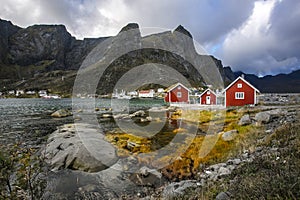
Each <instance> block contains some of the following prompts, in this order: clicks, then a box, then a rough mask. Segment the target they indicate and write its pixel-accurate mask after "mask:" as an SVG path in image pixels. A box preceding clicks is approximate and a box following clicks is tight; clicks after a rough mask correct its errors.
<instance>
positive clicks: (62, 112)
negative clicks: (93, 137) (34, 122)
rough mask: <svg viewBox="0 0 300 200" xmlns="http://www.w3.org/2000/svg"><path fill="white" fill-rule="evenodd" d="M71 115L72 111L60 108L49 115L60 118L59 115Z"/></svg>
mask: <svg viewBox="0 0 300 200" xmlns="http://www.w3.org/2000/svg"><path fill="white" fill-rule="evenodd" d="M71 115H72V113H71V112H70V111H69V110H66V109H60V110H57V111H55V112H54V113H52V114H51V117H57V118H61V117H68V116H71Z"/></svg>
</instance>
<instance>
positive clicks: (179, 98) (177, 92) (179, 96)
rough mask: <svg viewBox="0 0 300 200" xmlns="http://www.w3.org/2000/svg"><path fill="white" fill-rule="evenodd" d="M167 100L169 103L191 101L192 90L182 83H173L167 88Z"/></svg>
mask: <svg viewBox="0 0 300 200" xmlns="http://www.w3.org/2000/svg"><path fill="white" fill-rule="evenodd" d="M165 91H166V96H165V102H169V103H189V101H190V97H189V93H190V90H189V89H188V88H187V87H185V86H184V85H183V84H181V83H176V84H174V85H171V86H170V87H168V88H167V89H166V90H165Z"/></svg>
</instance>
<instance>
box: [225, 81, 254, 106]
mask: <svg viewBox="0 0 300 200" xmlns="http://www.w3.org/2000/svg"><path fill="white" fill-rule="evenodd" d="M257 93H259V90H258V89H256V88H255V87H254V86H253V85H251V84H250V83H249V82H247V81H246V80H245V79H244V78H242V77H238V78H237V79H236V80H235V81H233V82H232V83H231V84H230V85H228V87H227V88H225V105H226V107H228V106H244V105H255V104H257V99H256V94H257Z"/></svg>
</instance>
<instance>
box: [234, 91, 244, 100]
mask: <svg viewBox="0 0 300 200" xmlns="http://www.w3.org/2000/svg"><path fill="white" fill-rule="evenodd" d="M235 99H245V93H244V92H236V93H235Z"/></svg>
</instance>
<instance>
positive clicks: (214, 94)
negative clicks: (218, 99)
mask: <svg viewBox="0 0 300 200" xmlns="http://www.w3.org/2000/svg"><path fill="white" fill-rule="evenodd" d="M207 91H210V92H211V93H213V94H214V95H215V96H217V95H216V93H214V91H212V90H211V89H209V88H207V89H206V90H204V92H202V93H201V94H200V97H201V96H202V95H203V94H205V93H206V92H207Z"/></svg>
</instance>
